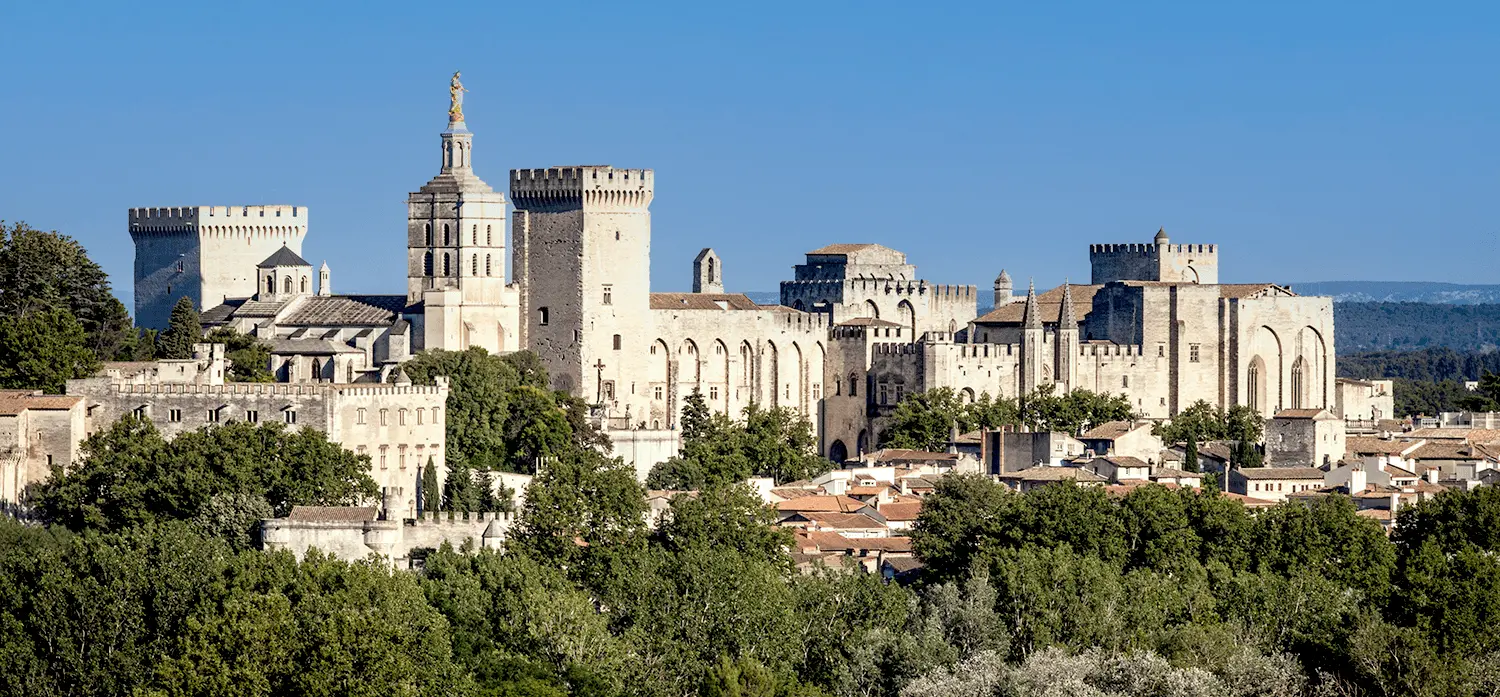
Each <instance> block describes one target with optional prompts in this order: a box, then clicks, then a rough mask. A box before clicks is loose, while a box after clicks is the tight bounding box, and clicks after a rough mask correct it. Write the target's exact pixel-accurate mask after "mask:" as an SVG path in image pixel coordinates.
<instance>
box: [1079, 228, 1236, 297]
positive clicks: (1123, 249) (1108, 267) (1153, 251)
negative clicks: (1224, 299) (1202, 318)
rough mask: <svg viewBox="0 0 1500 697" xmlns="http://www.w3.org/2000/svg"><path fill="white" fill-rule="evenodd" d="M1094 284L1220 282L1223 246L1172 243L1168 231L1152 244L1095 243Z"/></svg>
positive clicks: (1092, 249)
mask: <svg viewBox="0 0 1500 697" xmlns="http://www.w3.org/2000/svg"><path fill="white" fill-rule="evenodd" d="M1089 265H1090V267H1091V269H1092V281H1091V283H1093V284H1096V285H1102V284H1106V283H1113V282H1115V281H1166V282H1172V283H1218V282H1219V246H1218V245H1215V244H1171V243H1170V241H1169V240H1168V238H1167V236H1166V232H1165V231H1161V232H1158V233H1157V235H1156V239H1155V241H1154V242H1152V243H1149V244H1136V243H1125V244H1091V245H1089Z"/></svg>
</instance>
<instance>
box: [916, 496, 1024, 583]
mask: <svg viewBox="0 0 1500 697" xmlns="http://www.w3.org/2000/svg"><path fill="white" fill-rule="evenodd" d="M1018 499H1019V497H1018V495H1017V494H1016V493H1014V492H1012V491H1011V490H1010V489H1007V488H1006V487H1005V486H1004V485H1002V484H999V483H996V482H995V481H993V480H991V479H989V478H988V477H983V476H980V475H977V474H950V475H948V476H946V477H943V478H942V479H939V480H938V481H937V486H936V488H935V489H934V491H933V493H932V495H931V496H928V497H927V498H926V499H925V500H924V501H923V502H922V512H921V513H920V514H919V515H918V516H917V522H916V525H915V526H914V527H913V528H912V533H911V543H912V550H913V551H914V552H916V554H917V556H919V557H921V558H922V560H923V561H924V562H926V564H927V569H928V571H929V573H931V574H932V575H933V576H934V577H935V578H938V579H959V578H964V577H966V576H967V575H968V574H969V571H970V569H971V568H972V567H973V565H974V562H975V560H976V559H978V557H979V554H980V548H981V547H982V546H983V545H984V543H985V542H986V541H988V540H992V539H997V538H999V537H1000V536H1001V535H1002V534H1004V532H1003V530H1004V526H1005V520H1006V518H1007V516H1008V513H1009V511H1010V510H1011V509H1012V508H1013V507H1014V506H1016V505H1017V501H1018Z"/></svg>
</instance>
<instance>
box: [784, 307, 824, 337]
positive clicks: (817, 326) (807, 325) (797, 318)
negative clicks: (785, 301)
mask: <svg viewBox="0 0 1500 697" xmlns="http://www.w3.org/2000/svg"><path fill="white" fill-rule="evenodd" d="M775 312H777V313H779V314H780V315H781V316H782V317H783V318H784V319H783V320H782V321H783V322H785V323H786V325H787V327H788V328H791V327H793V326H794V325H795V328H797V329H801V330H803V331H825V332H826V331H827V330H828V315H826V314H823V313H821V312H802V311H793V312H786V311H783V310H776V311H775Z"/></svg>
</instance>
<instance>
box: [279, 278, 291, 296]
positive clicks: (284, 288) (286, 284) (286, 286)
mask: <svg viewBox="0 0 1500 697" xmlns="http://www.w3.org/2000/svg"><path fill="white" fill-rule="evenodd" d="M281 292H283V293H286V294H287V295H291V294H292V277H291V276H285V277H283V278H282V279H281Z"/></svg>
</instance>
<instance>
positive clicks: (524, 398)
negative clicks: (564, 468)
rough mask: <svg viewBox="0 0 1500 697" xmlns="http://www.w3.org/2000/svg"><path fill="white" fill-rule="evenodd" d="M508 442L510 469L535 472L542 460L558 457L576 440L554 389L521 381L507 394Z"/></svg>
mask: <svg viewBox="0 0 1500 697" xmlns="http://www.w3.org/2000/svg"><path fill="white" fill-rule="evenodd" d="M506 398H507V401H508V402H509V405H508V412H509V413H508V414H507V415H506V418H505V432H504V436H505V445H506V449H507V450H508V451H509V456H508V457H507V467H506V469H508V470H510V471H512V472H520V473H522V474H535V473H536V471H537V467H538V463H540V462H543V461H544V460H545V459H547V458H551V457H556V456H557V455H558V454H559V453H561V452H562V451H563V450H565V449H567V448H568V447H569V446H570V445H571V444H572V439H571V438H570V435H571V431H572V429H571V427H570V426H569V425H568V418H567V414H566V413H565V412H564V411H563V409H562V408H561V407H559V406H558V404H557V402H556V401H555V399H554V396H553V393H552V392H548V391H546V390H543V389H540V388H536V387H532V386H530V385H520V386H517V387H516V388H515V389H513V390H511V391H510V393H509V394H508V395H506Z"/></svg>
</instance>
